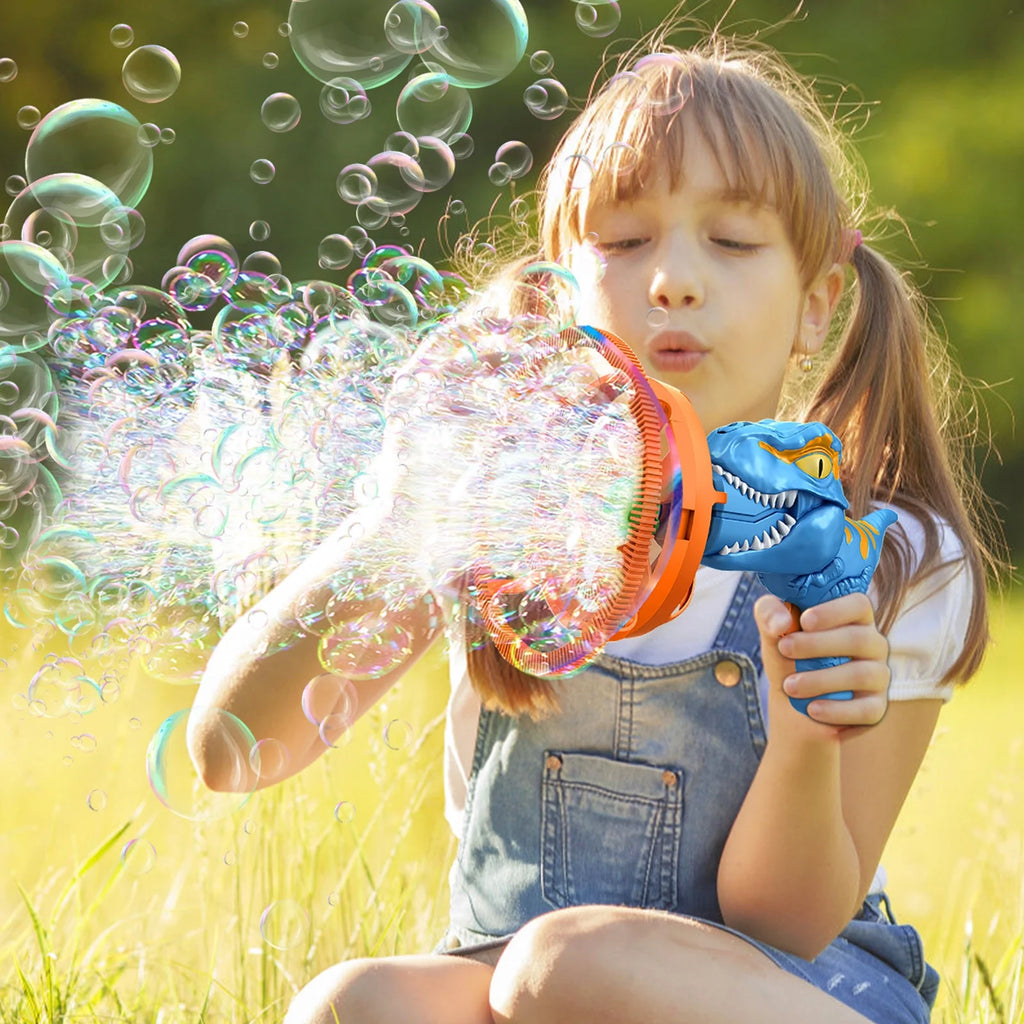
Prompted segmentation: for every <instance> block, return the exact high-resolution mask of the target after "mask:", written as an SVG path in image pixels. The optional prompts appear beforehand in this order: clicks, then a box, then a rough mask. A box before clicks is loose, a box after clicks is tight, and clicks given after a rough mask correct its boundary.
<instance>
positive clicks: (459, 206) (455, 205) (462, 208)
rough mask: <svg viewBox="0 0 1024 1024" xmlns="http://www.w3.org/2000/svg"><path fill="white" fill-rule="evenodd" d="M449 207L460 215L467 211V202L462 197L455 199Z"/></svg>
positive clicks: (456, 214)
mask: <svg viewBox="0 0 1024 1024" xmlns="http://www.w3.org/2000/svg"><path fill="white" fill-rule="evenodd" d="M448 209H449V210H450V211H451V212H452V213H454V214H455V216H456V217H458V216H459V215H460V214H463V213H465V212H466V204H465V203H464V202H463V201H462V200H461V199H453V200H452V201H451V202H450V203H449V204H448Z"/></svg>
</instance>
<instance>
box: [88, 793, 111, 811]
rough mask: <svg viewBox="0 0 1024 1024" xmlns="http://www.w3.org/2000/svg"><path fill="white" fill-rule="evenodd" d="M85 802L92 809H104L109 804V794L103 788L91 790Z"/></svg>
mask: <svg viewBox="0 0 1024 1024" xmlns="http://www.w3.org/2000/svg"><path fill="white" fill-rule="evenodd" d="M85 802H86V804H87V805H88V807H89V810H90V811H102V810H104V809H105V808H106V806H107V794H106V793H104V792H103V790H102V789H94V790H91V791H90V793H89V795H88V796H87V797H86V798H85Z"/></svg>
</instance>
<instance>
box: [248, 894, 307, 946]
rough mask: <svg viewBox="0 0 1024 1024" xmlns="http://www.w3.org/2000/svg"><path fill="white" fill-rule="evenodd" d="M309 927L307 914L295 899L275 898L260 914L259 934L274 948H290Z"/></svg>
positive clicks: (297, 942)
mask: <svg viewBox="0 0 1024 1024" xmlns="http://www.w3.org/2000/svg"><path fill="white" fill-rule="evenodd" d="M308 928H309V915H308V914H307V913H306V911H305V909H304V908H303V906H302V904H301V903H298V902H297V901H296V900H277V901H275V902H274V903H271V904H269V906H267V907H266V908H265V909H264V911H263V913H262V914H260V934H261V935H262V936H263V941H264V942H266V944H267V945H268V946H272V947H273V948H274V949H291V948H292V947H294V946H297V945H298V944H299V943H300V942H301V941H302V939H303V936H304V935H305V933H306V931H307V930H308Z"/></svg>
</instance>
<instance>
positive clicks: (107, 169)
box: [25, 99, 153, 207]
mask: <svg viewBox="0 0 1024 1024" xmlns="http://www.w3.org/2000/svg"><path fill="white" fill-rule="evenodd" d="M141 129H142V126H141V125H140V124H139V122H138V120H137V119H136V118H134V117H133V116H132V115H131V114H130V113H129V112H128V111H127V110H125V109H124V107H121V106H118V104H116V103H109V102H107V101H106V100H94V99H81V100H72V101H71V102H70V103H64V104H61V106H59V107H56V108H54V109H53V110H51V111H50V112H49V113H48V114H47V115H46V117H44V118H43V119H42V121H40V122H39V124H38V125H37V127H36V129H35V131H34V132H33V133H32V137H31V138H30V139H29V141H28V146H27V147H26V149H25V167H26V170H27V173H28V179H29V181H38V180H39V179H40V178H45V177H46V176H47V175H50V174H59V173H69V172H70V173H74V174H82V175H85V176H86V177H89V178H92V179H94V180H95V181H99V182H102V183H103V184H104V185H106V186H107V188H109V189H110V190H111V191H112V192H113V193H114V194H115V195H116V196H117V197H118V199H120V200H121V203H122V204H123V205H124V206H129V207H135V206H137V205H138V204H139V201H140V200H141V199H142V197H143V196H144V195H145V194H146V189H147V188H149V183H150V180H151V178H152V176H153V154H152V153H151V152H150V149H149V148H148V147H147V146H146V144H145V143H144V142H143V141H142V139H141V137H140V131H141Z"/></svg>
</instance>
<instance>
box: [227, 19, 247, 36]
mask: <svg viewBox="0 0 1024 1024" xmlns="http://www.w3.org/2000/svg"><path fill="white" fill-rule="evenodd" d="M231 34H232V35H233V36H234V37H235V38H236V39H244V38H245V37H246V36H247V35H248V34H249V26H248V24H247V23H246V22H244V21H236V22H235V23H234V25H232V26H231Z"/></svg>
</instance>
